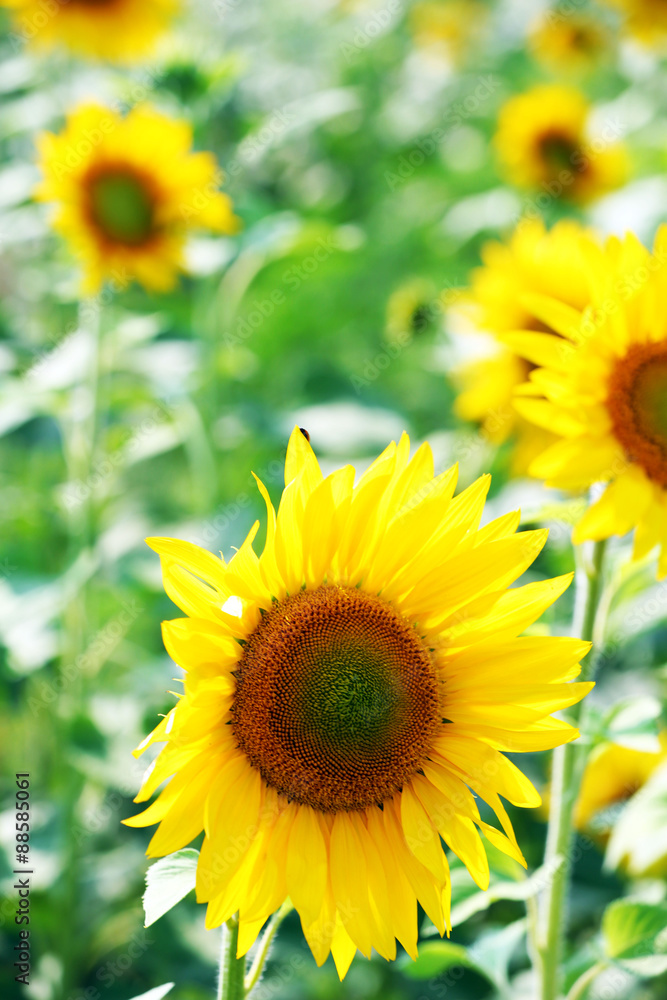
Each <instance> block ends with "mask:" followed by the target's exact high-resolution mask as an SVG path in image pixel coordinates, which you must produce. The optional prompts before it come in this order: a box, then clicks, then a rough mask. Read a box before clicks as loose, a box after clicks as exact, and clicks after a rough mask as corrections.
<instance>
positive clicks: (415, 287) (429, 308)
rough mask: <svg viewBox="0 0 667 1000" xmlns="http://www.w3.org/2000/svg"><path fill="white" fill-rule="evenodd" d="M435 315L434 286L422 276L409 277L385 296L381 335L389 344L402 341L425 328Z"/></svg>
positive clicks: (429, 324) (423, 330)
mask: <svg viewBox="0 0 667 1000" xmlns="http://www.w3.org/2000/svg"><path fill="white" fill-rule="evenodd" d="M439 315H440V306H439V303H438V296H437V290H436V288H435V285H433V283H432V282H430V281H427V280H426V279H425V278H411V279H410V280H409V281H406V282H405V283H404V284H402V285H401V286H400V287H399V288H397V289H396V291H395V292H393V293H392V294H391V296H390V297H389V301H388V303H387V322H386V326H385V336H386V338H387V340H389V341H391V342H392V343H393V342H396V341H398V342H399V343H406V342H407V341H409V340H412V338H413V337H414V336H415V335H417V336H419V334H420V333H425V332H426V331H427V330H429V329H430V328H431V327H432V326H433V325H434V323H435V321H436V319H437V318H438V316H439Z"/></svg>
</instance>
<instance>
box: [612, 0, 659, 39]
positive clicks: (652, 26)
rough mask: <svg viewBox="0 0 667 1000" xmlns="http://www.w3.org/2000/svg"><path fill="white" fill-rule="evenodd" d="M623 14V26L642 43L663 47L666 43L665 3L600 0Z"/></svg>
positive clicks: (649, 0)
mask: <svg viewBox="0 0 667 1000" xmlns="http://www.w3.org/2000/svg"><path fill="white" fill-rule="evenodd" d="M601 2H602V3H604V4H606V6H607V7H614V8H615V9H616V10H618V11H620V12H621V13H622V14H624V15H625V26H626V28H627V30H628V33H629V34H630V35H633V36H634V37H635V38H636V39H637V40H638V41H640V42H642V44H644V45H647V46H649V47H650V48H659V49H664V47H665V45H666V44H667V5H665V4H664V3H660V2H659V0H658V2H656V0H601Z"/></svg>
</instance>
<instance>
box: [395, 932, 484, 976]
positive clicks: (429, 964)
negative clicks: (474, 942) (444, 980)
mask: <svg viewBox="0 0 667 1000" xmlns="http://www.w3.org/2000/svg"><path fill="white" fill-rule="evenodd" d="M400 964H401V968H402V970H403V972H404V973H405V975H406V976H409V977H410V978H411V979H434V978H435V977H436V976H440V975H442V973H443V972H445V971H446V970H447V969H453V968H461V967H463V968H464V969H474V971H475V972H478V973H479V974H480V975H481V976H484V977H485V978H486V979H488V978H489V977H488V975H487V974H486V973H485V972H484V970H483V969H481V968H480V967H479V966H478V965H477V964H476V963H475V962H474V961H473V959H472V958H471V957H470V955H469V954H468V952H467V951H466V949H465V948H464V947H463V945H460V944H453V943H452V942H451V941H427V942H426V944H420V946H419V957H418V958H417V959H416V960H415V961H414V962H413V961H411V960H410V959H409V958H405V959H402V960H401V963H400Z"/></svg>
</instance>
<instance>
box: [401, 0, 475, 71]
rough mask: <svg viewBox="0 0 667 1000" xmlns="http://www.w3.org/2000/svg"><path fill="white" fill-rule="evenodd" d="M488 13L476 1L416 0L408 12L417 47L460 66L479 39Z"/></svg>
mask: <svg viewBox="0 0 667 1000" xmlns="http://www.w3.org/2000/svg"><path fill="white" fill-rule="evenodd" d="M487 19H488V10H487V9H486V8H485V6H484V4H483V3H477V2H475V0H419V2H418V3H416V4H415V5H414V6H413V7H412V8H411V10H410V26H411V28H412V33H413V36H414V40H415V42H416V44H417V45H419V46H420V47H422V48H426V49H428V50H430V51H431V52H433V53H435V54H441V55H444V56H445V57H446V58H447V59H450V60H451V61H452V62H453V63H455V64H458V63H460V62H461V61H462V60H463V59H464V58H465V56H466V55H467V54H468V51H469V50H470V48H471V46H472V45H473V44H474V42H475V41H476V40H477V39H478V38H479V36H480V33H481V30H482V29H483V27H484V25H485V23H486V21H487Z"/></svg>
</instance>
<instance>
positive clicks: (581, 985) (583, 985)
mask: <svg viewBox="0 0 667 1000" xmlns="http://www.w3.org/2000/svg"><path fill="white" fill-rule="evenodd" d="M606 968H607V963H606V962H596V963H595V965H592V966H591V967H590V969H586V971H585V972H582V974H581V975H580V976H579V978H578V979H577V980H575V982H574V983H573V984H572V986H571V987H570V991H569V993H568V994H567V998H566V1000H582V998H583V997H585V996H586V991H587V990H588V987H589V986H590V985H591V983H592V982H593V980H594V979H597V977H598V976H599V975H600V973H601V972H604V970H605V969H606Z"/></svg>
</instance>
